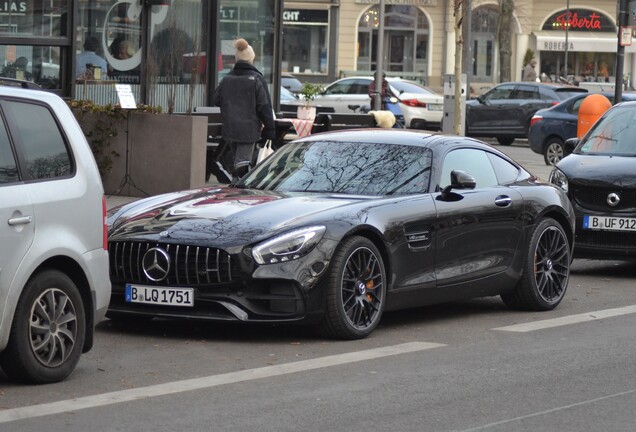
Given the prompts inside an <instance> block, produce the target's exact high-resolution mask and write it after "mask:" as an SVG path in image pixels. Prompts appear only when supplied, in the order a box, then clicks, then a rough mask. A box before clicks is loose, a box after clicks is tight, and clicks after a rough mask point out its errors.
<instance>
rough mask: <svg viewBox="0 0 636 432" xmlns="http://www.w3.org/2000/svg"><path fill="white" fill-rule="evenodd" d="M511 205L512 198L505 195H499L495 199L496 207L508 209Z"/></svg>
mask: <svg viewBox="0 0 636 432" xmlns="http://www.w3.org/2000/svg"><path fill="white" fill-rule="evenodd" d="M511 203H512V198H510V197H509V196H506V195H499V196H498V197H497V198H495V205H496V206H498V207H508V206H509V205H510V204H511Z"/></svg>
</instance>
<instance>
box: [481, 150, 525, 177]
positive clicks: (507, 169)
mask: <svg viewBox="0 0 636 432" xmlns="http://www.w3.org/2000/svg"><path fill="white" fill-rule="evenodd" d="M488 159H490V163H492V166H493V168H494V169H495V174H496V175H497V180H498V181H499V184H500V185H507V184H510V183H514V182H515V181H516V180H517V178H518V177H519V168H517V167H516V166H514V165H513V164H511V163H510V162H508V161H507V160H505V159H502V158H500V157H499V156H497V155H495V154H492V153H488Z"/></svg>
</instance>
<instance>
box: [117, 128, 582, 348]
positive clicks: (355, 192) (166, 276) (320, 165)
mask: <svg viewBox="0 0 636 432" xmlns="http://www.w3.org/2000/svg"><path fill="white" fill-rule="evenodd" d="M573 224H574V213H573V211H572V207H571V205H570V203H569V201H568V199H567V196H566V194H565V193H564V192H563V191H562V190H561V189H559V188H557V187H555V186H554V185H551V184H548V183H542V182H539V181H538V180H537V178H536V177H534V176H532V175H531V174H529V173H528V172H526V171H525V170H524V169H523V168H522V167H521V166H520V165H518V164H517V163H515V162H514V161H512V160H511V159H509V158H508V157H507V156H505V155H504V154H502V153H500V152H499V151H497V150H496V149H493V148H492V147H491V146H489V145H487V144H484V143H482V142H479V141H476V140H474V139H471V138H465V137H454V136H453V137H451V136H434V135H428V134H423V133H417V132H411V131H406V130H402V131H396V130H384V129H370V130H364V131H360V130H358V131H342V132H333V133H322V134H315V135H312V136H310V137H307V138H304V139H301V140H297V141H294V142H291V143H289V144H287V145H285V146H283V147H281V148H280V149H279V150H277V151H276V152H275V153H274V154H273V155H271V156H270V157H269V158H268V159H266V160H265V161H264V162H262V163H261V164H260V165H258V166H257V167H256V168H255V169H254V170H253V171H252V172H250V173H249V174H248V175H247V176H246V177H244V178H243V179H242V180H241V181H240V182H239V183H238V184H237V185H236V186H232V187H216V188H202V189H196V190H191V191H185V192H178V193H170V194H166V195H162V196H156V197H151V198H147V199H144V200H141V201H137V202H135V203H131V204H129V205H127V206H124V207H122V208H120V209H119V210H118V211H116V212H115V213H114V214H112V215H110V217H109V218H108V225H109V252H110V260H111V261H110V264H111V267H110V268H111V280H112V283H113V295H112V297H111V303H110V308H109V316H110V317H111V318H113V319H117V318H121V317H125V316H126V315H134V316H145V317H166V318H195V319H204V320H221V321H235V322H260V323H263V322H266V323H273V322H277V323H291V322H300V321H302V322H305V323H312V324H314V325H315V326H316V327H317V328H318V329H320V330H321V331H322V333H323V334H325V335H328V336H331V337H337V338H343V339H356V338H362V337H365V336H367V335H369V334H370V333H371V332H372V331H373V329H374V328H375V327H376V326H377V325H378V322H379V320H380V317H381V316H382V313H383V312H384V311H385V310H397V309H403V308H408V307H415V306H420V305H425V304H431V303H438V302H444V301H449V300H453V299H460V298H468V297H481V296H494V295H501V297H502V299H503V301H504V302H505V303H506V304H507V305H509V306H511V307H515V308H520V309H528V310H550V309H553V308H554V307H556V306H557V305H558V304H559V302H560V301H561V300H562V299H563V296H564V294H565V291H566V288H567V283H568V277H569V270H570V254H571V248H572V243H573V236H574V234H573Z"/></svg>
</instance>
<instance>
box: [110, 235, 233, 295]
mask: <svg viewBox="0 0 636 432" xmlns="http://www.w3.org/2000/svg"><path fill="white" fill-rule="evenodd" d="M151 248H161V249H163V250H164V251H166V252H167V254H168V256H169V257H170V267H169V269H168V275H167V277H166V278H165V279H163V280H161V281H158V282H155V281H153V280H151V279H149V278H148V277H147V276H146V274H145V273H144V269H143V258H144V255H145V253H146V252H147V251H148V250H149V249H151ZM108 253H109V259H110V275H111V279H112V280H113V282H127V283H139V284H148V285H158V286H179V285H187V286H197V285H211V284H222V283H227V282H231V281H232V268H231V267H232V266H231V260H230V255H229V254H228V253H226V252H224V251H222V250H221V249H215V248H209V247H202V246H190V245H177V244H162V243H156V242H109V244H108Z"/></svg>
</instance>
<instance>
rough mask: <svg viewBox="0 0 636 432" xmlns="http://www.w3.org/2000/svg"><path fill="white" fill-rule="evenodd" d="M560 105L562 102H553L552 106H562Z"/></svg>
mask: <svg viewBox="0 0 636 432" xmlns="http://www.w3.org/2000/svg"><path fill="white" fill-rule="evenodd" d="M560 103H561V102H558V101H553V102H552V106H555V105H558V104H560Z"/></svg>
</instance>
